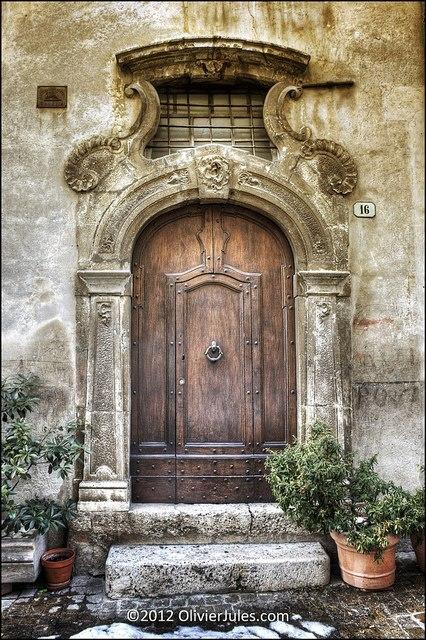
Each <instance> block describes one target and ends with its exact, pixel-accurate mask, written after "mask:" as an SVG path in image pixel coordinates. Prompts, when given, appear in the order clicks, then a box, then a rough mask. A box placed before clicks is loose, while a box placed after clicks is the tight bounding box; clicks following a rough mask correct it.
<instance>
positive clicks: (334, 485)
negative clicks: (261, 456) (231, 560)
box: [266, 422, 412, 590]
mask: <svg viewBox="0 0 426 640" xmlns="http://www.w3.org/2000/svg"><path fill="white" fill-rule="evenodd" d="M375 465H376V456H373V457H371V458H369V459H368V460H364V461H362V462H360V463H359V464H355V461H354V457H353V455H352V454H350V453H345V452H344V451H343V449H342V448H341V446H340V444H339V443H338V442H337V440H336V439H335V438H334V436H333V435H332V434H331V432H330V431H329V429H328V428H327V427H326V425H324V424H322V423H320V422H317V423H315V424H314V425H313V427H312V429H311V434H310V437H309V438H308V440H306V441H305V442H303V443H297V442H295V443H294V444H292V445H290V446H289V447H287V448H286V449H285V450H284V451H283V452H272V453H271V455H270V456H269V457H268V459H267V462H266V468H267V479H268V482H269V484H270V486H271V489H272V493H273V495H274V497H275V499H276V500H277V502H278V504H279V505H280V506H281V508H282V509H283V511H285V513H286V514H287V515H288V516H289V518H290V519H291V520H292V521H293V522H295V523H296V524H297V525H298V526H300V527H302V528H304V529H305V530H307V531H309V532H311V533H322V534H327V533H330V534H331V536H332V538H333V539H334V540H335V541H336V544H337V552H338V557H339V565H340V568H341V572H342V578H343V580H344V581H345V582H346V583H348V584H350V585H352V586H355V587H359V588H361V589H374V590H378V589H386V588H388V587H390V586H391V585H392V584H393V583H394V580H395V547H396V544H397V543H398V541H399V536H401V535H407V530H408V521H409V516H410V511H411V509H412V506H411V502H410V495H409V493H408V492H407V491H404V490H403V489H402V488H401V487H398V486H396V485H394V484H393V483H392V482H385V481H383V480H382V479H381V478H380V477H379V475H378V474H377V472H376V471H375Z"/></svg>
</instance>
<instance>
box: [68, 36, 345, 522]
mask: <svg viewBox="0 0 426 640" xmlns="http://www.w3.org/2000/svg"><path fill="white" fill-rule="evenodd" d="M211 46H212V47H213V45H211ZM238 46H239V47H240V49H241V47H242V45H241V43H240V44H239V45H238ZM256 46H257V47H258V49H259V50H257V49H256V47H254V49H253V51H254V53H253V51H251V53H250V52H249V53H250V55H253V56H260V57H259V60H260V59H263V57H262V56H263V53H262V50H261V47H260V45H258V44H257V45H256ZM164 47H166V48H167V46H166V45H164ZM221 47H222V49H223V51H225V53H223V51H222V49H221ZM259 47H260V48H259ZM154 49H155V51H156V52H157V53H155V52H154V54H152V53H149V52H148V54H147V55H146V56H145V57H144V55H145V54H144V52H143V51H142V50H138V53H137V55H138V56H139V62H138V61H136V62H137V64H136V63H135V73H136V76H135V77H136V82H133V83H131V84H128V85H126V87H125V94H126V96H128V97H134V96H139V98H140V100H141V106H142V108H141V112H140V114H139V116H138V118H137V119H136V121H135V123H134V124H133V125H132V126H131V127H130V130H129V132H128V133H127V134H121V135H116V136H110V137H105V136H94V137H93V138H90V139H89V140H86V141H83V142H82V143H80V144H79V145H77V147H76V148H75V149H74V151H73V152H72V153H71V154H70V156H69V157H68V160H67V162H66V165H65V171H64V176H65V180H66V182H67V183H68V185H69V186H70V187H71V188H72V189H73V190H74V191H76V192H77V193H78V194H79V198H78V203H77V246H78V271H77V274H76V323H77V345H76V358H77V404H78V407H79V414H80V416H81V417H83V418H84V420H85V422H86V425H87V426H86V427H85V444H86V447H87V450H88V451H87V453H86V454H85V459H84V467H83V470H82V479H81V481H80V483H79V503H78V508H79V510H80V511H126V510H128V509H130V490H129V438H130V407H131V397H132V394H134V393H136V392H137V391H136V390H135V389H132V387H131V377H130V344H129V341H130V316H131V304H132V300H131V296H132V274H131V260H132V254H133V248H134V245H135V242H136V239H137V237H138V235H139V234H140V233H141V231H142V230H143V228H144V227H145V225H146V224H148V223H149V222H150V221H151V220H153V219H154V218H155V217H157V216H160V215H161V214H163V213H165V212H167V211H170V210H172V209H174V208H178V207H180V206H182V205H184V204H192V203H221V204H226V203H231V204H235V205H239V206H241V207H243V208H246V209H250V210H252V211H255V212H257V213H259V214H260V215H263V216H265V217H267V218H270V219H271V220H272V221H273V222H275V224H276V225H278V227H279V228H280V229H281V230H282V232H283V233H284V234H285V235H286V237H287V239H288V241H289V243H290V245H291V248H292V251H293V254H294V259H295V275H294V280H295V282H294V291H295V314H296V368H297V390H296V392H297V437H298V439H299V440H303V439H304V438H305V437H306V432H307V430H308V429H309V425H311V424H312V423H313V421H314V420H315V419H322V420H324V421H325V422H327V423H328V424H329V425H330V426H331V427H332V428H333V429H334V431H335V433H336V435H337V437H338V439H339V441H340V442H341V443H342V444H343V445H344V446H345V447H346V446H349V445H350V418H351V394H350V367H349V365H350V306H349V305H350V299H349V295H350V273H349V271H348V208H347V206H346V204H345V202H344V196H345V195H347V194H348V193H350V192H351V191H352V189H353V188H354V186H355V184H356V180H357V173H356V169H355V165H354V163H353V161H352V159H351V158H350V156H349V154H348V153H347V151H346V150H345V149H343V147H341V146H340V145H338V144H337V143H335V142H333V141H331V140H324V139H314V138H313V137H312V132H311V131H310V129H309V128H307V127H303V128H302V129H301V130H300V131H294V130H293V129H292V128H291V126H290V124H289V122H288V120H287V118H286V117H285V113H284V106H285V104H286V103H287V101H288V100H295V99H296V100H297V99H298V98H300V95H301V87H300V83H296V84H294V83H293V84H291V83H290V82H289V78H288V75H289V69H290V68H285V65H286V64H287V65H289V64H290V62H289V61H288V60H287V62H285V61H284V63H283V64H284V67H283V68H282V69H279V68H278V65H279V64H281V62H280V61H282V60H283V58H282V56H281V57H280V56H278V55H277V56H276V58H275V62H274V64H275V65H276V66H275V69H274V73H273V78H272V77H269V78H266V76H265V78H266V79H265V78H264V79H263V80H264V81H268V82H269V84H272V85H273V86H272V87H271V89H270V90H269V93H268V95H267V97H266V100H265V104H264V114H263V115H264V123H265V128H266V130H267V132H268V134H269V136H270V138H271V140H272V141H273V142H274V144H275V145H276V147H277V149H278V158H277V159H276V160H274V161H272V162H270V161H267V160H263V159H261V158H257V157H255V156H252V155H250V154H247V153H245V152H243V151H241V150H238V149H236V148H233V147H228V146H222V145H216V144H207V145H205V146H201V147H196V148H195V149H185V150H182V151H180V152H178V153H174V154H172V155H169V156H165V157H162V158H158V159H156V160H148V159H147V158H145V157H144V154H143V152H144V148H145V146H146V144H147V143H148V141H149V140H150V138H151V137H152V136H153V135H154V133H155V131H156V128H157V126H158V122H159V110H160V106H159V99H158V94H157V92H156V89H155V87H154V86H153V85H152V84H151V83H150V82H148V81H146V80H144V79H142V78H141V73H145V72H146V73H148V71H147V69H148V70H150V71H149V73H151V74H152V73H153V71H152V69H153V67H151V66H149V64H148V63H149V62H150V58H149V56H150V55H154V57H155V55H157V54H158V51H157V49H158V47H157V45H156V48H154ZM231 49H232V50H235V47H234V45H233V44H232V42H230V43H229V42H225V43H224V42H222V43H220V46H218V44H217V43H214V47H213V49H211V48H210V49H209V46H207V45H206V44H205V42H204V40H203V43H202V47H201V48H200V51H201V53H200V56H202V55H207V56H208V55H209V51H210V52H211V51H214V64H213V63H212V61H211V59H206V61H205V62H202V60H201V62H200V64H199V65H198V66H197V69H198V71H197V73H203V74H205V75H207V76H208V74H209V73H210V74H211V76H212V77H211V78H210V79H211V81H217V79H218V78H217V69H218V68H219V67H218V64H217V63H218V60H220V57H221V55H222V54H221V51H222V53H223V56H224V55H225V54H226V55H228V52H229V51H230V50H231ZM191 50H192V49H191ZM141 51H142V53H140V52H141ZM159 51H160V53H161V47H160V50H159ZM202 52H204V53H202ZM145 53H146V52H145ZM135 55H136V54H135ZM158 55H159V54H158ZM185 55H186V54H185ZM291 55H292V56H294V55H295V54H294V52H292V53H291ZM300 56H302V54H300ZM300 56H299V58H300ZM117 59H118V57H117ZM151 61H152V60H151ZM307 61H308V57H306V56H305V58H303V57H302V58H300V60H299V62H298V64H300V65H302V66H303V65H305V66H306V64H307ZM178 62H179V61H178ZM175 63H176V59H175V56H173V58H171V59H170V60H169V64H170V65H175V67H176V64H177V65H178V66H179V64H181V67H182V69H180V71H179V69H178V70H177V71H176V69H175V67H173V69H174V73H175V75H176V74H177V75H178V76H179V73H180V72H182V73H183V71H185V73H187V71H188V69H187V66H188V63H187V60H186V58H185V56H183V58H182V60H181V61H180V63H179V64H178V63H176V64H175ZM302 63H303V64H302ZM291 64H292V65H294V60H293V61H292V62H291ZM141 65H142V66H141ZM144 65H148V66H147V67H146V68H145V67H144ZM185 65H186V66H185ZM232 65H233V66H232ZM232 65H231V63H230V65H228V66H226V65H225V67H226V68H227V69H232V73H233V74H234V75H235V77H236V78H244V73H246V72H245V71H244V70H245V69H247V65H245V64H244V60H243V53H242V52H241V51H240V53H239V54H238V56H237V57H236V58H235V59H233V61H232ZM239 65H240V66H239ZM219 66H220V65H219ZM225 67H224V68H225ZM159 68H160V69H162V70H163V71H164V68H163V65H162V64H161V65H160V66H159ZM191 68H192V67H191ZM256 68H257V67H256V64H254V66H253V68H252V71H253V69H254V70H255V69H256ZM163 71H162V72H163ZM270 71H271V66H270V65H269V66H267V67H265V68H264V72H265V74H266V73H270ZM290 71H291V72H292V73H294V66H293V67H291V69H290ZM166 75H167V74H166ZM149 78H150V80H152V77H151V76H149ZM283 78H284V79H283ZM286 78H287V79H286ZM277 80H278V81H277ZM273 82H275V84H273Z"/></svg>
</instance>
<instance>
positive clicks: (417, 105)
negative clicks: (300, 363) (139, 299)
mask: <svg viewBox="0 0 426 640" xmlns="http://www.w3.org/2000/svg"><path fill="white" fill-rule="evenodd" d="M2 10H3V65H4V76H3V78H4V80H3V97H4V118H3V127H4V130H3V135H4V138H3V139H4V151H3V153H4V156H3V157H4V169H5V171H4V173H3V209H4V216H3V268H4V276H3V363H4V368H5V370H7V371H10V370H12V371H13V370H16V369H17V368H18V367H19V366H22V367H23V369H24V370H28V369H30V370H32V371H35V372H37V373H39V375H40V376H41V377H42V379H43V380H44V382H45V384H46V387H47V388H46V392H45V394H44V395H45V401H44V405H43V406H44V408H45V410H46V411H45V419H47V420H48V421H54V420H60V419H64V418H66V417H71V416H72V414H73V412H74V407H75V402H74V394H75V390H74V387H75V377H76V374H75V364H74V354H75V349H76V339H75V298H74V274H75V270H76V261H77V248H76V239H75V237H76V235H75V217H76V214H75V210H76V204H77V195H76V194H75V193H74V192H72V191H71V190H70V189H69V188H68V186H67V185H66V184H65V181H64V179H63V176H62V170H63V164H64V160H65V158H66V156H67V155H68V154H69V152H70V151H71V150H72V148H73V146H74V144H75V143H76V142H78V141H79V140H81V139H82V138H87V137H89V136H91V135H94V134H96V133H108V132H110V131H111V130H114V132H117V131H120V130H121V129H124V128H125V127H126V125H127V124H128V122H130V121H131V120H132V117H133V115H134V114H132V113H131V111H130V110H131V109H132V108H133V107H132V104H131V101H128V100H125V99H124V97H123V93H122V89H123V80H124V79H123V78H120V76H119V74H118V71H117V68H116V65H115V53H117V52H118V51H123V50H125V49H130V48H132V47H137V46H141V45H145V44H150V43H153V42H161V41H163V40H167V39H175V38H179V37H185V36H187V37H189V36H192V37H193V36H197V35H199V36H202V35H208V36H211V35H227V36H235V37H240V38H246V39H254V40H263V41H266V42H273V43H276V44H279V45H284V46H290V47H293V48H296V49H299V50H301V51H303V52H305V53H308V54H310V55H311V62H310V65H309V71H308V74H309V77H310V79H312V80H332V79H352V80H354V81H355V83H356V85H355V87H354V88H352V89H344V90H343V89H334V90H330V89H322V90H315V91H314V90H312V91H309V92H308V91H306V92H305V93H304V96H303V97H302V99H301V100H299V101H298V102H297V103H295V104H294V106H293V110H292V114H291V119H292V122H293V124H294V126H295V127H296V126H297V125H300V124H302V123H306V124H308V125H310V126H311V127H312V128H313V131H314V133H315V135H316V136H317V137H327V138H332V139H333V140H336V141H338V142H339V143H341V144H342V145H343V146H344V147H346V148H347V149H348V150H349V151H350V153H351V155H352V156H353V158H354V159H355V161H356V163H357V166H358V170H359V182H358V186H357V187H356V189H355V191H354V193H353V194H351V196H349V198H348V202H349V205H350V206H351V205H352V203H353V202H355V201H358V200H368V201H373V202H375V203H376V206H377V216H376V218H375V219H373V220H359V219H357V218H355V217H354V216H353V214H352V213H350V220H349V222H350V269H351V271H352V274H353V276H352V287H353V295H352V306H353V337H352V350H353V371H352V376H353V399H354V422H353V444H354V446H355V448H356V449H357V450H359V451H360V452H361V453H362V454H368V453H374V452H376V451H378V452H379V460H380V464H381V467H382V469H383V471H384V472H385V473H386V475H387V476H388V477H394V478H395V479H396V480H397V481H400V482H402V483H404V484H406V485H414V484H416V482H417V480H418V471H417V469H416V464H417V463H418V462H419V461H420V456H421V452H422V450H423V445H422V403H421V397H420V395H421V388H422V387H421V385H420V382H419V381H420V380H421V379H422V370H421V368H422V367H421V363H422V353H421V344H422V339H421V326H422V325H421V316H420V314H421V309H422V308H423V305H422V303H421V292H422V289H421V279H422V270H421V265H422V256H423V250H422V245H421V237H422V233H421V219H422V215H421V212H422V203H423V191H422V187H423V146H422V132H423V115H422V114H423V93H422V91H423V75H422V69H423V43H422V28H421V3H419V2H388V3H381V2H347V3H344V2H343V3H342V2H196V3H195V2H125V3H124V2H67V3H63V2H5V3H2ZM43 84H65V85H68V91H69V106H68V109H67V110H65V111H56V110H38V109H36V106H35V104H36V87H37V85H43ZM135 107H136V105H135ZM21 361H22V364H20V362H21ZM42 409H43V407H42ZM46 416H47V417H46ZM39 486H40V487H41V486H43V487H44V488H45V490H48V491H51V492H53V491H55V490H56V488H57V486H58V484H56V485H53V484H52V483H50V484H49V483H48V482H46V481H45V479H44V478H42V479H41V480H40V483H39Z"/></svg>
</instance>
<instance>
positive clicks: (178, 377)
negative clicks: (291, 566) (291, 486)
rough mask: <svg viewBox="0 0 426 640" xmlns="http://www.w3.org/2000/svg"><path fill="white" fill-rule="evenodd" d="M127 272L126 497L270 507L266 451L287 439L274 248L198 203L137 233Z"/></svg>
mask: <svg viewBox="0 0 426 640" xmlns="http://www.w3.org/2000/svg"><path fill="white" fill-rule="evenodd" d="M133 269H134V297H133V305H132V311H133V312H132V396H133V405H132V442H131V476H132V499H133V500H134V501H142V502H161V501H163V502H253V501H263V500H270V499H271V495H270V492H269V488H268V486H267V484H266V482H265V480H264V478H263V463H264V459H265V457H266V449H267V448H268V447H271V448H278V449H279V448H281V447H282V446H284V445H285V443H286V442H288V441H289V438H290V436H291V434H292V433H294V430H295V381H294V377H295V375H294V374H295V366H294V320H293V317H294V311H293V297H292V296H293V292H292V275H293V273H294V269H293V259H292V254H291V250H290V247H289V246H288V243H287V241H286V239H285V238H284V236H283V235H282V234H281V233H280V232H279V230H278V229H277V228H276V227H275V226H274V225H273V224H272V223H270V222H269V221H267V220H266V219H264V218H262V217H261V216H257V215H256V214H253V213H250V212H246V211H242V210H240V209H238V208H229V207H226V208H225V207H219V206H209V207H206V206H198V207H193V208H188V209H186V210H181V211H180V212H176V213H173V214H169V215H167V216H164V217H162V218H161V219H160V220H159V221H157V222H155V223H153V224H151V225H149V227H148V228H147V229H146V231H145V232H144V233H143V234H142V236H141V238H140V240H139V242H138V243H137V245H136V248H135V252H134V261H133ZM212 341H215V342H216V343H217V344H218V345H219V347H220V349H221V351H222V354H221V355H220V357H219V358H218V359H217V360H216V361H211V360H209V358H208V357H207V355H210V356H211V355H214V356H216V355H217V354H218V353H219V352H218V351H217V350H214V349H213V351H208V352H207V355H206V351H207V349H208V347H209V345H211V344H212Z"/></svg>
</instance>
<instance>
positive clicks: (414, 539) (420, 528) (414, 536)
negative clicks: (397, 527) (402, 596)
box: [408, 467, 425, 573]
mask: <svg viewBox="0 0 426 640" xmlns="http://www.w3.org/2000/svg"><path fill="white" fill-rule="evenodd" d="M422 470H424V468H423V467H422ZM411 500H412V510H411V513H410V515H411V519H410V524H409V527H408V529H409V533H410V538H411V544H412V545H413V549H414V552H415V554H416V558H417V564H418V565H419V568H420V570H421V571H423V573H424V572H425V488H424V486H423V487H420V488H419V489H417V490H416V491H414V493H413V494H412V496H411Z"/></svg>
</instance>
